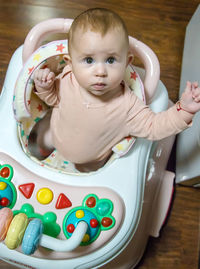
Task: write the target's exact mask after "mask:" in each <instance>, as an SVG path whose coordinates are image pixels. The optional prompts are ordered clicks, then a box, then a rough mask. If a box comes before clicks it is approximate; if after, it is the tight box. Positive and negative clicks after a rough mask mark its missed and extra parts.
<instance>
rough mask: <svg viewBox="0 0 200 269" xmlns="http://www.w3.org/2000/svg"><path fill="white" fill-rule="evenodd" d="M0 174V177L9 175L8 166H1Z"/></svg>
mask: <svg viewBox="0 0 200 269" xmlns="http://www.w3.org/2000/svg"><path fill="white" fill-rule="evenodd" d="M0 175H1V176H2V177H4V178H7V177H9V175H10V169H9V168H8V167H3V168H2V169H1V172H0Z"/></svg>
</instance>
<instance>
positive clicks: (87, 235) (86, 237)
mask: <svg viewBox="0 0 200 269" xmlns="http://www.w3.org/2000/svg"><path fill="white" fill-rule="evenodd" d="M89 240H90V236H89V234H85V235H84V237H83V240H82V242H83V243H87V242H88V241H89Z"/></svg>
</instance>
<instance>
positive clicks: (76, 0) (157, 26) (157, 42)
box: [0, 0, 200, 269]
mask: <svg viewBox="0 0 200 269" xmlns="http://www.w3.org/2000/svg"><path fill="white" fill-rule="evenodd" d="M198 4H199V0H191V1H188V0H176V1H172V0H149V1H147V0H146V1H145V0H144V1H141V0H123V1H119V0H104V1H97V0H96V1H95V0H71V1H70V0H49V1H47V0H9V1H4V0H0V89H1V88H2V85H3V81H4V77H5V74H6V70H7V67H8V63H9V60H10V57H11V55H12V53H13V52H14V51H15V50H16V48H17V47H19V46H20V45H21V44H23V42H24V39H25V37H26V35H27V33H28V31H29V30H30V29H31V27H33V26H34V25H35V24H37V23H38V22H40V21H42V20H45V19H49V18H54V17H65V18H74V17H75V16H76V15H78V14H79V13H80V12H81V11H83V10H85V9H87V8H88V7H106V8H110V9H112V10H114V11H116V12H117V13H118V14H119V15H120V16H121V17H122V18H123V19H124V21H125V23H126V25H127V27H128V30H129V34H130V35H132V36H134V37H136V38H137V39H140V40H141V41H143V42H144V43H146V44H147V45H149V46H150V47H151V48H152V49H153V50H154V51H155V53H156V54H157V56H158V58H159V61H160V65H161V80H162V81H163V82H164V84H165V85H166V87H167V88H168V91H169V97H170V98H171V100H172V101H176V100H177V98H178V92H179V83H180V70H181V61H182V52H183V45H184V34H185V28H186V25H187V23H188V21H189V20H190V18H191V16H192V14H193V13H194V11H195V9H196V8H197V6H198ZM198 34H199V33H198ZM137 63H138V64H139V62H137ZM1 123H2V122H1ZM199 205H200V194H199V190H197V189H194V188H190V187H183V186H177V185H176V186H175V195H174V200H173V204H172V208H171V212H170V215H169V217H168V221H167V223H166V225H165V227H164V229H163V230H162V232H161V236H160V238H158V239H153V238H151V239H150V240H149V243H148V246H147V249H146V252H145V255H144V257H143V259H142V261H141V262H140V264H139V265H138V267H137V268H140V269H146V268H154V269H157V268H158V269H165V268H166V269H171V268H172V269H175V268H176V269H196V268H198V259H199V239H200V230H199ZM0 268H4V269H8V268H10V269H11V268H13V267H12V266H10V265H7V264H5V263H4V262H0ZM111 269H112V268H111Z"/></svg>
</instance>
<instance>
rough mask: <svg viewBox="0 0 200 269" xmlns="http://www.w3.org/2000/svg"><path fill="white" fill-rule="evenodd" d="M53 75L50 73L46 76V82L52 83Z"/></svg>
mask: <svg viewBox="0 0 200 269" xmlns="http://www.w3.org/2000/svg"><path fill="white" fill-rule="evenodd" d="M54 79H55V74H54V73H53V72H50V73H49V74H48V76H47V81H54Z"/></svg>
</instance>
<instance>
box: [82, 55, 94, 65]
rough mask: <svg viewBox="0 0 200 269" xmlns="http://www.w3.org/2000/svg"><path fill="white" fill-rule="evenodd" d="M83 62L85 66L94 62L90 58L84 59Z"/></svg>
mask: <svg viewBox="0 0 200 269" xmlns="http://www.w3.org/2000/svg"><path fill="white" fill-rule="evenodd" d="M84 62H86V63H87V64H92V63H93V62H94V60H93V59H92V57H86V58H85V59H84Z"/></svg>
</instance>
